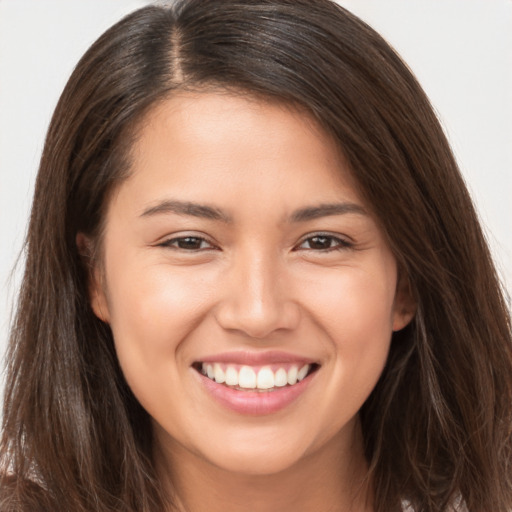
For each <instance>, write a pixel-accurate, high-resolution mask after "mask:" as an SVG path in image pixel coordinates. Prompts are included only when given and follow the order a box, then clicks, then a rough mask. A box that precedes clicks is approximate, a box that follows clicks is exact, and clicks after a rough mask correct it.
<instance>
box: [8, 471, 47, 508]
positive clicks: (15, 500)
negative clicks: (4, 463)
mask: <svg viewBox="0 0 512 512" xmlns="http://www.w3.org/2000/svg"><path fill="white" fill-rule="evenodd" d="M52 501H53V500H51V497H50V495H49V493H48V492H46V490H45V489H44V488H43V487H42V486H41V485H39V484H37V483H36V482H33V481H32V480H27V479H21V478H17V477H16V476H12V475H2V476H0V512H50V511H52V512H54V511H55V506H54V505H55V503H53V505H52Z"/></svg>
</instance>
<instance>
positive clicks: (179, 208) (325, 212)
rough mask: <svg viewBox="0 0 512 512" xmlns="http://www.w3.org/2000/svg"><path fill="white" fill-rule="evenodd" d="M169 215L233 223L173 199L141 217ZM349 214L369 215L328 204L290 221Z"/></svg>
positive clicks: (221, 215) (295, 214) (216, 211)
mask: <svg viewBox="0 0 512 512" xmlns="http://www.w3.org/2000/svg"><path fill="white" fill-rule="evenodd" d="M169 213H174V214H177V215H188V216H191V217H199V218H203V219H209V220H216V221H221V222H225V223H231V222H232V219H231V217H230V216H229V215H228V214H227V213H225V212H223V211H222V210H220V209H219V208H216V207H214V206H208V205H204V204H199V203H192V202H189V201H178V200H172V199H166V200H164V201H160V202H159V203H157V204H155V205H153V206H150V207H149V208H146V209H145V210H144V211H143V212H142V214H141V217H152V216H154V215H161V214H169ZM348 213H353V214H358V215H368V212H367V211H366V210H365V209H364V208H363V207H362V206H361V205H358V204H356V203H347V202H342V203H327V204H320V205H317V206H306V207H305V208H300V209H298V210H295V211H294V212H293V213H292V214H291V215H290V217H289V221H290V222H292V223H299V222H307V221H311V220H315V219H319V218H322V217H329V216H333V215H345V214H348Z"/></svg>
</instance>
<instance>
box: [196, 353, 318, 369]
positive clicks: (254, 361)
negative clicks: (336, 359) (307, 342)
mask: <svg viewBox="0 0 512 512" xmlns="http://www.w3.org/2000/svg"><path fill="white" fill-rule="evenodd" d="M196 362H201V363H225V364H239V365H247V366H263V365H267V364H279V363H288V364H289V363H297V364H313V363H315V362H316V361H314V360H313V359H311V358H309V357H305V356H301V355H298V354H291V353H288V352H282V351H277V350H272V351H265V352H248V351H234V352H222V353H219V354H213V355H210V356H205V357H204V358H200V359H197V361H196Z"/></svg>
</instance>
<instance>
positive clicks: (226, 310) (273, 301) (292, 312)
mask: <svg viewBox="0 0 512 512" xmlns="http://www.w3.org/2000/svg"><path fill="white" fill-rule="evenodd" d="M229 274H230V275H229V277H228V282H229V284H227V286H226V289H225V293H224V295H223V300H222V303H221V304H220V308H219V312H218V321H219V323H220V324H221V325H222V326H223V327H224V328H225V329H230V330H238V331H243V332H244V333H245V334H246V335H248V336H251V337H253V338H263V337H265V336H267V335H268V334H270V333H272V332H273V331H275V330H278V329H291V328H293V327H294V326H295V324H296V322H297V320H298V314H297V313H298V312H297V310H296V309H297V306H296V305H295V304H294V303H293V298H292V297H291V296H290V293H289V290H288V291H287V289H286V288H287V287H286V282H285V281H286V279H285V272H284V269H283V265H282V262H281V261H280V258H279V257H278V255H277V254H273V253H272V251H268V250H267V251H265V250H261V248H260V249H257V250H255V249H254V248H252V249H251V248H247V249H246V250H243V251H240V252H239V253H238V254H237V255H236V256H235V257H234V260H233V262H232V265H231V267H230V270H229Z"/></svg>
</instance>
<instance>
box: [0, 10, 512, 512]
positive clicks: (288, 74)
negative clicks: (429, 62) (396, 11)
mask: <svg viewBox="0 0 512 512" xmlns="http://www.w3.org/2000/svg"><path fill="white" fill-rule="evenodd" d="M8 363H9V376H8V383H7V388H6V394H5V404H4V424H3V438H2V448H1V450H2V451H1V454H2V464H3V467H4V471H3V474H4V475H5V476H4V477H3V482H2V487H1V488H2V496H1V498H2V501H1V503H2V505H1V506H2V508H1V510H2V511H3V510H9V511H11V510H16V511H25V510H31V511H32V510H69V511H73V512H74V511H93V510H95V511H111V510H116V511H117V510H119V511H148V512H149V511H162V510H169V511H171V510H178V511H188V510H190V511H193V512H198V511H202V510H220V509H221V508H222V510H233V511H235V510H236V511H237V510H242V509H243V510H252V511H260V510H265V511H268V510H292V509H293V510H318V511H324V510H325V511H327V510H353V511H363V510H365V511H379V512H384V511H385V512H389V511H398V510H403V509H405V508H409V509H412V510H417V511H441V510H457V509H459V510H464V509H467V510H470V511H484V512H487V511H488V512H491V511H493V512H495V511H501V512H505V511H506V510H509V509H510V506H511V504H512V500H511V495H512V486H511V475H510V464H509V461H510V456H511V438H510V435H511V426H512V410H511V409H512V344H511V335H510V321H509V317H508V313H507V309H506V305H505V303H504V300H503V297H502V295H501V292H500V287H499V283H498V280H497V278H496V275H495V271H494V269H493V265H492V262H491V259H490V256H489V253H488V249H487V247H486V244H485V241H484V238H483V236H482V233H481V230H480V227H479V225H478V221H477V219H476V215H475V213H474V210H473V207H472V204H471V201H470V199H469V196H468V193H467V191H466V189H465V187H464V184H463V181H462V179H461V177H460V174H459V172H458V170H457V167H456V164H455V162H454V159H453V156H452V154H451V152H450V149H449V147H448V144H447V142H446V140H445V137H444V135H443V132H442V130H441V128H440V126H439V123H438V121H437V119H436V117H435V115H434V114H433V112H432V108H431V107H430V105H429V103H428V100H427V99H426V97H425V95H424V93H423V91H422V90H421V88H420V87H419V85H418V84H417V82H416V81H415V79H414V78H413V77H412V76H411V74H410V72H409V71H408V70H407V68H406V67H405V65H404V64H403V63H402V62H401V61H400V59H399V58H398V57H397V55H396V54H395V53H394V52H393V51H392V50H391V49H390V48H389V46H388V45H387V44H386V43H385V42H384V41H383V40H382V39H381V38H380V37H379V36H378V35H377V34H376V33H375V32H374V31H373V30H371V29H370V28H369V27H367V26H366V25H365V24H364V23H362V22H361V21H359V20H358V19H357V18H355V17H354V16H352V15H351V14H349V13H348V12H346V11H344V10H343V9H341V8H340V7H338V6H336V5H335V4H333V3H331V2H328V1H326V0H315V1H314V2H311V1H293V2H292V1H286V0H280V1H277V0H274V1H270V0H268V1H261V2H253V1H250V2H249V1H245V2H231V1H204V0H201V1H200V0H185V1H179V2H177V3H176V4H175V5H173V6H171V7H147V8H144V9H141V10H139V11H137V12H135V13H133V14H131V15H129V16H128V17H126V18H125V19H124V20H122V21H121V22H119V23H118V24H117V25H115V26H114V27H112V28H111V29H110V30H108V31H107V32H106V33H105V34H104V35H103V36H102V37H100V39H99V40H98V41H97V42H96V43H95V44H94V45H93V46H92V47H91V49H90V50H89V51H88V52H87V53H86V55H85V56H84V57H83V58H82V60H81V61H80V63H79V64H78V66H77V68H76V70H75V71H74V73H73V75H72V77H71V78H70V80H69V82H68V84H67V86H66V88H65V90H64V93H63V95H62V97H61V99H60V102H59V104H58V106H57V109H56V111H55V114H54V117H53V120H52V123H51V126H50V129H49V133H48V137H47V141H46V145H45V149H44V153H43V157H42V161H41V166H40V171H39V176H38V180H37V184H36V192H35V198H34V205H33V210H32V217H31V223H30V228H29V234H28V240H27V266H26V274H25V278H24V282H23V286H22V290H21V296H20V303H19V309H18V316H17V321H16V323H15V325H14V329H13V333H12V337H11V345H10V353H9V360H8Z"/></svg>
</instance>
